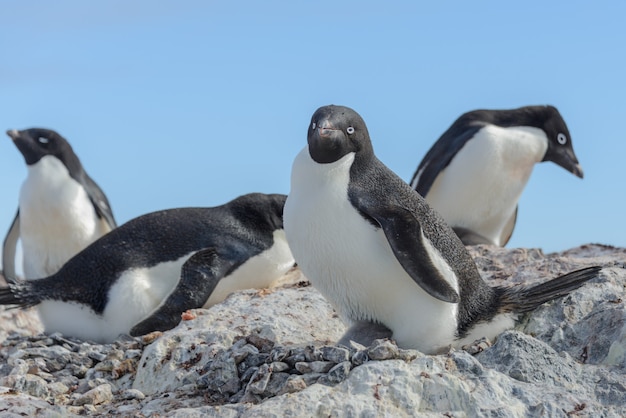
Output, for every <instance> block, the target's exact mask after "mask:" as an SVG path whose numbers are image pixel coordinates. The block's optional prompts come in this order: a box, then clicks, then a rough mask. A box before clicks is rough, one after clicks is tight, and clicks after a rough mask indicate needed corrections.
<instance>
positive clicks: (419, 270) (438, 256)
mask: <svg viewBox="0 0 626 418" xmlns="http://www.w3.org/2000/svg"><path fill="white" fill-rule="evenodd" d="M284 222H285V233H286V235H287V240H288V242H289V246H290V248H291V250H292V252H293V254H294V257H295V260H296V262H297V263H298V265H299V266H300V268H301V269H302V271H303V272H304V274H305V275H306V276H307V277H308V278H309V279H310V280H311V282H312V284H313V285H314V286H315V287H316V288H317V289H319V290H320V292H321V293H322V294H323V295H324V296H325V297H326V298H327V299H329V300H330V301H331V303H333V305H334V306H335V308H336V309H337V310H338V311H339V313H340V314H341V315H342V316H343V317H344V318H345V319H347V320H348V321H350V322H352V323H353V326H352V327H351V328H350V329H349V330H348V332H347V333H346V335H345V336H344V337H343V338H342V340H341V341H340V342H341V343H344V344H345V343H346V342H347V341H349V340H355V341H357V342H360V343H362V344H369V343H371V340H372V339H373V338H379V337H381V336H393V338H394V339H395V340H396V341H397V343H398V345H399V346H401V347H406V348H415V349H418V350H420V351H422V352H425V353H437V352H441V351H442V350H445V349H447V347H449V346H451V345H452V346H457V347H458V346H461V345H463V344H466V343H468V342H472V341H474V340H476V339H478V338H480V337H483V336H486V337H490V338H493V337H494V336H496V335H497V334H498V333H500V332H501V331H503V330H505V329H507V328H510V327H512V326H513V325H514V321H515V319H516V318H517V316H518V315H519V313H522V312H527V311H530V310H532V309H534V308H536V307H537V306H539V305H540V304H542V303H544V302H547V301H549V300H552V299H554V298H557V297H559V296H563V295H565V294H567V293H568V292H570V291H572V290H573V289H576V288H578V287H579V286H581V285H582V284H583V283H584V282H586V281H587V280H589V279H591V278H593V277H596V276H597V274H598V270H599V268H598V267H591V268H587V269H583V270H579V271H575V272H572V273H569V274H566V275H564V276H561V277H558V278H556V279H553V280H550V281H548V282H546V283H543V284H540V285H537V286H532V287H518V288H515V289H513V288H511V289H506V288H500V287H490V286H488V285H487V284H486V283H485V282H484V281H483V280H482V279H481V277H480V275H479V273H478V269H477V268H476V265H475V264H474V261H473V260H472V258H471V256H470V255H469V253H468V251H467V250H466V248H465V247H464V245H463V243H462V242H461V241H460V240H459V238H458V237H457V236H456V234H455V233H454V232H453V231H452V229H450V227H448V226H447V225H446V223H445V222H444V221H443V219H441V217H440V216H439V215H438V214H437V213H436V212H435V211H434V210H432V209H431V208H430V207H429V206H428V205H427V204H426V202H425V201H424V199H423V198H422V197H421V196H420V195H419V194H417V193H415V191H414V190H413V189H412V188H411V187H410V186H409V185H408V184H407V183H405V182H404V181H402V180H401V179H400V178H399V177H398V176H396V175H395V174H394V173H393V172H392V171H391V170H389V169H388V168H387V167H386V166H385V165H384V164H383V163H381V162H380V161H379V160H378V159H377V158H376V156H375V155H374V151H373V149H372V144H371V142H370V138H369V134H368V131H367V127H366V126H365V122H364V121H363V119H361V117H360V116H359V115H358V114H357V113H356V112H355V111H354V110H352V109H349V108H347V107H342V106H324V107H321V108H319V109H318V110H317V111H316V112H315V113H314V114H313V117H312V119H311V124H310V125H309V129H308V146H307V147H305V148H304V149H303V150H302V151H301V152H300V153H299V154H298V156H297V157H296V159H295V161H294V163H293V169H292V174H291V191H290V193H289V197H288V198H287V202H286V204H285V213H284Z"/></svg>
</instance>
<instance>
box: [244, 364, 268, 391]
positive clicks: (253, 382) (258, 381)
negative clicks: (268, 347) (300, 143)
mask: <svg viewBox="0 0 626 418" xmlns="http://www.w3.org/2000/svg"><path fill="white" fill-rule="evenodd" d="M271 376H272V372H271V370H270V367H269V365H268V364H263V365H262V366H261V367H259V369H258V370H257V371H256V373H255V374H254V376H252V378H251V379H250V383H248V386H246V392H251V393H253V394H256V395H261V394H262V393H263V392H265V388H266V387H267V384H268V383H269V380H270V377H271Z"/></svg>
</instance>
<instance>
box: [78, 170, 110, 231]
mask: <svg viewBox="0 0 626 418" xmlns="http://www.w3.org/2000/svg"><path fill="white" fill-rule="evenodd" d="M81 183H82V185H83V187H84V188H85V190H86V191H87V194H88V195H89V200H91V204H92V205H93V208H94V210H95V211H96V214H98V216H99V217H100V218H104V220H105V221H106V223H107V224H108V225H109V228H110V229H113V228H117V222H115V218H114V217H113V210H112V209H111V204H110V203H109V199H107V197H106V195H105V194H104V192H103V191H102V189H101V188H100V186H98V185H97V184H96V182H95V181H93V180H92V178H91V177H89V176H88V175H87V174H86V173H85V176H84V177H83V178H82V180H81Z"/></svg>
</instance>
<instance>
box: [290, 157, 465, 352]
mask: <svg viewBox="0 0 626 418" xmlns="http://www.w3.org/2000/svg"><path fill="white" fill-rule="evenodd" d="M353 160H354V155H353V154H348V155H346V156H345V157H344V158H342V159H341V160H339V161H337V162H335V163H332V164H324V165H321V164H320V165H318V164H315V163H314V162H313V161H312V160H311V159H310V157H309V154H308V149H307V148H305V149H304V150H303V151H302V152H301V153H300V154H299V155H298V157H297V158H296V160H295V162H294V167H293V173H292V188H291V192H290V194H289V196H288V198H287V202H286V204H285V211H284V222H285V231H286V233H287V239H288V241H289V245H290V247H291V250H292V252H293V254H294V256H295V259H296V262H297V263H298V265H299V266H300V267H301V269H302V270H303V272H304V274H305V275H306V276H307V277H308V278H309V279H310V280H311V282H312V283H313V285H314V286H315V287H316V288H318V289H319V290H320V292H321V293H322V294H323V295H324V296H325V297H326V298H327V299H329V300H330V301H331V303H333V305H334V306H335V307H336V309H337V310H338V311H339V312H340V314H342V316H344V318H347V319H349V320H371V321H378V322H380V323H382V324H384V325H386V326H387V327H388V328H390V329H391V330H392V331H393V337H394V339H395V340H396V341H397V342H398V344H399V345H400V346H402V347H410V348H417V349H419V350H422V351H425V352H434V351H438V350H439V349H440V348H442V347H445V346H447V345H449V344H451V343H452V341H453V339H454V337H455V333H456V329H457V320H456V313H457V305H456V304H451V303H445V302H442V301H440V300H438V299H435V298H433V297H432V296H430V295H428V294H427V293H426V292H425V291H424V290H422V288H421V287H420V286H419V285H418V284H417V283H415V281H414V280H413V279H412V278H411V277H410V276H409V275H408V274H407V273H406V272H405V271H404V269H403V268H402V267H401V265H400V264H399V262H398V261H397V259H396V258H395V256H394V254H393V252H392V250H391V248H390V246H389V244H388V242H387V239H386V238H385V236H384V232H383V231H382V230H381V229H377V228H375V227H374V226H373V225H371V224H370V223H368V222H367V221H366V220H365V219H364V218H363V217H362V216H361V215H360V214H359V213H358V212H357V211H356V210H355V209H354V207H353V206H352V205H351V204H350V202H349V200H348V196H347V190H348V182H349V169H350V166H351V164H352V161H353Z"/></svg>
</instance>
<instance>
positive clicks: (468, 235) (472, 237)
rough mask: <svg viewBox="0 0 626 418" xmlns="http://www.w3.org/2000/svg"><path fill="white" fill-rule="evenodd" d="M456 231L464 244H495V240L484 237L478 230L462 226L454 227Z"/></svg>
mask: <svg viewBox="0 0 626 418" xmlns="http://www.w3.org/2000/svg"><path fill="white" fill-rule="evenodd" d="M452 230H454V233H455V234H456V235H457V236H458V237H459V239H460V240H461V242H462V243H463V245H480V244H487V245H494V242H493V241H491V240H490V239H488V238H485V237H483V236H482V235H480V234H479V233H477V232H474V231H472V230H471V229H467V228H462V227H454V228H452Z"/></svg>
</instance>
